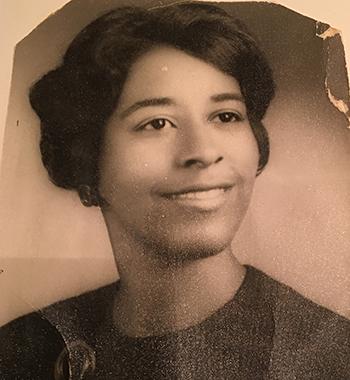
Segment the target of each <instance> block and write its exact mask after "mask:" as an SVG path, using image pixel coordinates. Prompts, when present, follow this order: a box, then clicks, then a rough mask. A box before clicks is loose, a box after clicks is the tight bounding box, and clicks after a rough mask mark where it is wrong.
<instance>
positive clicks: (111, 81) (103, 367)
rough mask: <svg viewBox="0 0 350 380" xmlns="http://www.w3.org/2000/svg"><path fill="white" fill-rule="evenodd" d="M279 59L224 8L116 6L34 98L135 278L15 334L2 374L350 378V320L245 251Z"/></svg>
mask: <svg viewBox="0 0 350 380" xmlns="http://www.w3.org/2000/svg"><path fill="white" fill-rule="evenodd" d="M273 94H274V83H273V79H272V74H271V70H270V68H269V65H268V63H267V62H266V59H265V58H264V55H263V53H262V52H261V51H260V50H259V48H258V46H257V44H256V43H255V41H254V40H253V39H252V37H250V35H249V34H248V33H247V31H246V29H245V27H244V26H243V25H241V23H240V22H238V21H237V20H235V19H234V18H233V17H232V16H230V15H228V14H227V13H226V12H224V11H223V10H222V9H220V8H218V7H216V6H212V5H204V4H198V3H197V4H180V5H172V6H167V7H161V8H154V9H150V10H146V9H141V8H134V7H127V8H119V9H116V10H114V11H112V12H110V13H108V14H106V15H104V16H102V17H101V18H99V19H97V20H96V21H94V22H93V23H91V24H90V25H89V26H87V27H86V28H85V29H84V30H83V31H82V32H81V33H80V34H79V35H78V36H77V37H76V38H75V40H74V41H73V42H72V44H71V45H70V47H69V48H68V50H67V52H66V54H65V56H64V59H63V62H62V64H61V65H60V66H59V67H58V68H56V69H55V70H53V71H51V72H49V73H48V74H47V75H45V76H44V77H43V78H41V79H40V80H39V81H38V82H37V83H36V84H35V85H34V86H33V88H32V90H31V93H30V100H31V104H32V106H33V108H34V110H35V111H36V112H37V114H38V116H39V118H40V120H41V131H42V137H41V145H40V146H41V152H42V158H43V163H44V165H45V167H46V168H47V170H48V173H49V175H50V178H51V180H52V181H53V182H54V183H55V184H57V185H58V186H61V187H63V188H67V189H74V190H76V191H78V193H79V196H80V199H81V201H82V203H83V205H85V206H99V207H100V208H101V211H102V213H103V217H104V220H105V222H106V226H107V229H108V232H109V237H110V240H111V243H112V247H113V251H114V255H115V259H116V264H117V267H118V272H119V274H120V280H119V281H118V282H117V283H115V284H112V285H110V286H107V287H104V288H101V289H97V290H95V291H93V292H89V293H87V294H83V295H81V296H78V297H75V298H73V299H69V300H66V301H63V302H60V303H58V304H55V305H52V306H50V307H48V308H46V309H44V310H42V311H39V312H37V313H32V314H29V315H27V316H24V317H22V318H19V319H17V320H15V321H13V322H11V323H10V324H8V325H6V326H5V327H3V328H2V330H1V335H0V346H1V359H0V360H1V361H0V374H1V379H14V378H18V379H52V378H53V379H62V378H72V379H82V378H84V379H87V378H89V379H203V378H205V379H262V378H268V379H287V378H290V379H292V378H293V379H294V378H295V379H326V378H327V379H328V378H334V379H345V378H347V376H348V375H349V359H350V357H349V342H348V334H349V323H348V321H347V320H346V319H345V318H342V317H340V316H338V315H336V314H335V313H333V312H331V311H329V310H327V309H324V308H322V307H320V306H318V305H316V304H314V303H312V302H311V301H309V300H307V299H305V298H303V297H302V296H301V295H299V294H297V293H296V292H295V291H293V290H292V289H290V288H288V287H287V286H285V285H283V284H280V283H278V282H276V281H275V280H273V279H271V278H269V277H268V276H267V275H265V274H263V273H262V272H260V271H259V270H257V269H255V268H253V267H249V266H242V265H241V264H240V263H239V262H238V261H237V260H236V259H235V257H234V255H233V253H232V251H231V242H232V240H233V237H234V235H235V233H236V231H237V230H238V228H239V226H240V224H241V222H242V220H243V218H244V215H245V213H246V210H247V208H248V205H249V201H250V197H251V193H252V190H253V186H254V182H255V179H256V177H257V176H258V174H259V173H260V172H261V171H262V170H263V168H264V166H265V165H266V163H267V161H268V155H269V143H268V137H267V133H266V130H265V128H264V126H263V124H262V119H263V117H264V115H265V113H266V110H267V107H268V105H269V103H270V101H271V99H272V97H273Z"/></svg>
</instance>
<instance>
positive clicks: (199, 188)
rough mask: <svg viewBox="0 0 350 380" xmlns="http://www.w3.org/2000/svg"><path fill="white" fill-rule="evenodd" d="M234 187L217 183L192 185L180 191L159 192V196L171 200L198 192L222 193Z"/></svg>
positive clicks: (230, 184) (231, 184) (229, 184)
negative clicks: (214, 191) (217, 191)
mask: <svg viewBox="0 0 350 380" xmlns="http://www.w3.org/2000/svg"><path fill="white" fill-rule="evenodd" d="M233 186H234V184H233V183H219V184H212V185H211V184H194V185H189V186H185V187H182V188H180V189H175V190H173V191H172V190H170V191H165V192H161V193H160V195H161V196H162V197H165V198H169V199H170V198H173V197H174V196H175V197H176V196H178V195H183V194H187V193H198V192H205V191H211V190H217V189H221V190H224V191H227V190H230V189H232V187H233Z"/></svg>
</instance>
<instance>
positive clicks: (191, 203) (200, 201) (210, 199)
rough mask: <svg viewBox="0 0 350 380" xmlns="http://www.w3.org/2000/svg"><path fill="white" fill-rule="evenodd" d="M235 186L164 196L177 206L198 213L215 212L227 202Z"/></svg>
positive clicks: (192, 190) (194, 190)
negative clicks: (194, 210)
mask: <svg viewBox="0 0 350 380" xmlns="http://www.w3.org/2000/svg"><path fill="white" fill-rule="evenodd" d="M232 187H233V186H225V187H214V188H208V189H201V188H198V189H187V190H183V191H181V192H175V193H167V194H163V197H165V198H166V199H168V200H170V201H173V202H174V203H175V204H177V205H179V206H181V207H185V208H190V209H196V210H198V211H215V210H217V209H219V208H220V207H221V206H222V205H223V204H224V203H225V202H226V199H227V196H228V193H229V192H230V190H232Z"/></svg>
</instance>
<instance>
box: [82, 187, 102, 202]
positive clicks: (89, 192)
mask: <svg viewBox="0 0 350 380" xmlns="http://www.w3.org/2000/svg"><path fill="white" fill-rule="evenodd" d="M78 194H79V198H80V201H81V203H82V204H83V205H84V206H85V207H91V206H99V205H100V204H99V195H98V191H97V189H94V188H92V187H91V186H90V185H79V186H78Z"/></svg>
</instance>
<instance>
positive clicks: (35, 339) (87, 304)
mask: <svg viewBox="0 0 350 380" xmlns="http://www.w3.org/2000/svg"><path fill="white" fill-rule="evenodd" d="M115 286H116V284H115V283H114V284H111V285H108V286H105V287H103V288H99V289H97V290H94V291H90V292H87V293H84V294H82V295H79V296H77V297H73V298H69V299H67V300H64V301H60V302H57V303H55V304H53V305H50V306H48V307H46V308H44V309H42V310H39V311H36V312H32V313H30V314H27V315H25V316H22V317H20V318H17V319H16V320H14V321H12V322H10V323H8V324H6V325H5V326H3V327H1V328H0V378H1V379H4V380H5V379H6V380H7V379H14V378H20V379H49V378H53V373H54V367H55V364H56V361H57V358H58V357H59V356H60V354H61V353H62V352H63V351H64V350H65V349H66V350H67V349H68V348H69V346H70V344H72V343H74V342H76V341H81V340H83V341H85V339H88V338H89V337H90V338H91V336H90V335H91V334H93V331H94V329H95V328H96V326H98V324H99V323H102V320H103V318H104V316H105V315H104V312H105V310H106V309H107V308H108V305H109V304H110V302H111V299H112V294H113V289H114V288H115Z"/></svg>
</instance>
